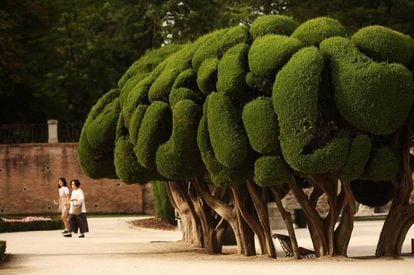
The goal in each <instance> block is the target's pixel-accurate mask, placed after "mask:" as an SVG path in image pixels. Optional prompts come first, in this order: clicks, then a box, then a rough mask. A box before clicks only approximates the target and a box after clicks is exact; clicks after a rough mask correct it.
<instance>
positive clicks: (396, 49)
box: [351, 26, 412, 65]
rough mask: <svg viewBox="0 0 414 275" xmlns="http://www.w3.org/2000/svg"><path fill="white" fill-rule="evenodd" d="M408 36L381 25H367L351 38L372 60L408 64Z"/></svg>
mask: <svg viewBox="0 0 414 275" xmlns="http://www.w3.org/2000/svg"><path fill="white" fill-rule="evenodd" d="M408 39H409V38H408V37H407V36H406V35H404V34H402V33H400V32H397V31H394V30H392V29H389V28H387V27H383V26H369V27H365V28H362V29H360V30H359V31H357V32H356V33H355V34H354V35H353V36H352V38H351V40H352V42H353V43H354V44H355V45H356V46H357V47H358V49H359V50H360V51H361V52H362V53H364V54H366V55H367V56H369V57H371V58H372V59H374V60H377V61H380V62H388V63H393V62H396V63H401V64H403V65H409V64H410V61H411V56H412V52H411V48H410V44H409V41H408Z"/></svg>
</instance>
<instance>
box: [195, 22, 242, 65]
mask: <svg viewBox="0 0 414 275" xmlns="http://www.w3.org/2000/svg"><path fill="white" fill-rule="evenodd" d="M202 41H203V43H202V44H200V47H198V48H197V50H196V51H195V52H194V56H193V59H192V65H193V68H194V70H195V71H196V72H198V70H199V68H200V66H201V64H202V63H203V61H204V60H205V59H207V58H212V57H217V58H221V56H223V54H224V53H225V52H226V51H227V50H228V49H230V48H231V47H233V46H235V45H237V44H240V43H245V44H250V35H249V30H248V28H247V27H245V26H236V27H233V28H229V29H223V30H218V31H215V32H213V33H211V34H209V35H208V36H207V37H206V38H205V39H203V40H202Z"/></svg>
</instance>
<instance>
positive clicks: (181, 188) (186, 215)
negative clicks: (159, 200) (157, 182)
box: [167, 181, 204, 247]
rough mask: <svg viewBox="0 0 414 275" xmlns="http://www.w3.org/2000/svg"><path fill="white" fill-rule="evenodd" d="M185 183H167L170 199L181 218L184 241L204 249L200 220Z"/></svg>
mask: <svg viewBox="0 0 414 275" xmlns="http://www.w3.org/2000/svg"><path fill="white" fill-rule="evenodd" d="M186 186H187V184H186V183H185V182H175V181H170V182H168V183H167V187H168V188H167V192H168V197H169V199H170V201H171V203H172V205H173V206H174V207H175V208H176V209H177V211H178V213H179V214H180V217H181V223H182V227H183V241H185V242H187V243H191V244H197V245H199V246H200V247H204V240H203V231H202V228H201V224H200V220H199V218H198V216H197V214H196V211H195V209H194V205H193V203H192V201H191V199H190V198H189V196H188V194H187V190H186Z"/></svg>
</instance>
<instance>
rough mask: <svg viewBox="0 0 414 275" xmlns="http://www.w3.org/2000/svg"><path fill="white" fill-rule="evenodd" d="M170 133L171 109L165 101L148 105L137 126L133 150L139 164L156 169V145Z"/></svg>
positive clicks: (165, 139)
mask: <svg viewBox="0 0 414 275" xmlns="http://www.w3.org/2000/svg"><path fill="white" fill-rule="evenodd" d="M170 135H171V110H170V108H169V106H168V104H167V103H165V102H161V101H155V102H153V103H151V105H150V106H148V108H147V111H146V112H145V115H144V118H143V119H142V123H141V127H140V128H139V133H138V140H137V143H136V144H135V147H134V152H135V154H136V157H137V159H138V162H139V164H141V165H142V166H143V167H145V168H146V169H148V170H150V171H152V170H155V169H156V164H155V154H156V152H157V150H158V146H159V145H160V144H162V143H164V142H165V141H167V139H168V138H169V137H170Z"/></svg>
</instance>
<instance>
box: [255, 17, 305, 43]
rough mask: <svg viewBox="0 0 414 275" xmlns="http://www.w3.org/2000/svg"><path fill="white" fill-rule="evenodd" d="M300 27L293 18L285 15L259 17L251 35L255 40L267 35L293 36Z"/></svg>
mask: <svg viewBox="0 0 414 275" xmlns="http://www.w3.org/2000/svg"><path fill="white" fill-rule="evenodd" d="M298 26H299V23H298V22H297V21H296V20H295V19H293V17H290V16H285V15H265V16H259V17H258V18H257V19H256V20H254V21H253V23H252V25H251V26H250V33H251V35H252V37H253V38H254V39H257V38H258V37H260V36H265V35H266V34H282V35H291V34H292V32H293V31H294V30H295V29H296V28H297V27H298Z"/></svg>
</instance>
